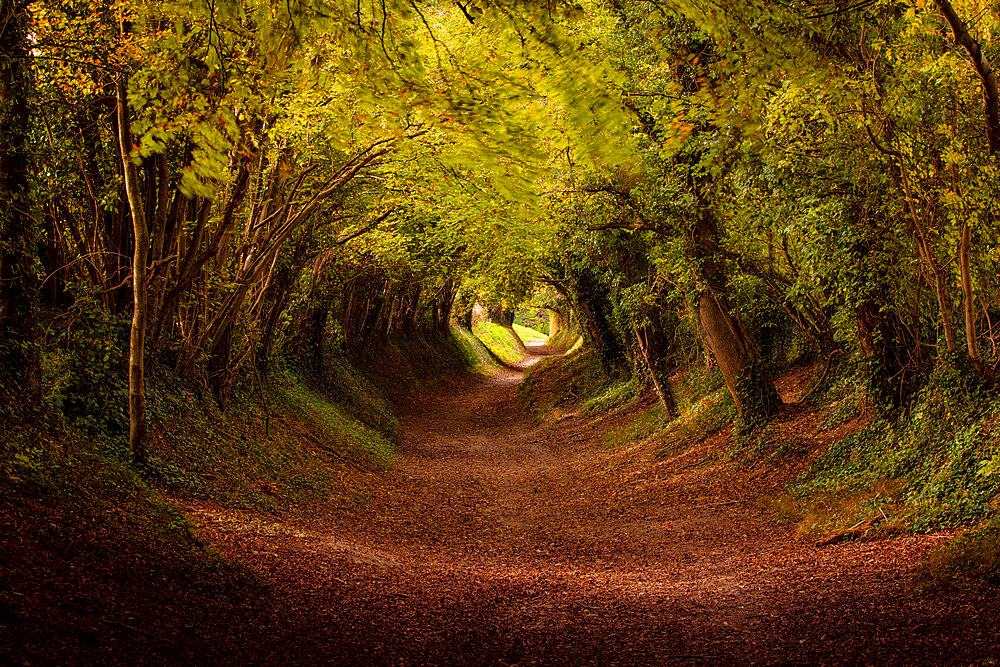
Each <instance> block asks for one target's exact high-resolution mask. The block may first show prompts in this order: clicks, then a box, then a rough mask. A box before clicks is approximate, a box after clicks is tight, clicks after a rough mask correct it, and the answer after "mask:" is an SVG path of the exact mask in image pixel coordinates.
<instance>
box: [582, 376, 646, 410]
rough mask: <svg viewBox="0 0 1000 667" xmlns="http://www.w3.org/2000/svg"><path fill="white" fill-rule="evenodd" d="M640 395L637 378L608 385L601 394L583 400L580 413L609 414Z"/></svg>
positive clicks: (633, 377) (640, 386) (640, 385)
mask: <svg viewBox="0 0 1000 667" xmlns="http://www.w3.org/2000/svg"><path fill="white" fill-rule="evenodd" d="M641 393H642V384H641V383H640V382H639V379H638V378H637V377H635V376H632V377H630V378H629V379H628V380H625V381H624V382H617V383H613V384H609V385H607V386H605V387H604V389H603V391H601V393H599V394H597V395H596V396H593V397H591V398H588V399H586V400H584V402H583V407H582V408H581V410H580V412H581V413H583V414H590V415H592V414H597V413H600V412H609V411H611V410H614V409H615V408H618V407H621V406H623V405H625V404H627V403H629V402H631V401H633V400H635V399H636V398H638V397H639V395H640V394H641Z"/></svg>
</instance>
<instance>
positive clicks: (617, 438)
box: [604, 402, 670, 448]
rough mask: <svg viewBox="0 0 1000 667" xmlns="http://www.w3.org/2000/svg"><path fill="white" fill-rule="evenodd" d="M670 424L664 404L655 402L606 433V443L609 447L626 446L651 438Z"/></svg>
mask: <svg viewBox="0 0 1000 667" xmlns="http://www.w3.org/2000/svg"><path fill="white" fill-rule="evenodd" d="M669 424H670V419H669V417H667V413H666V412H665V411H664V410H663V405H661V404H660V403H659V402H656V403H654V404H653V405H651V406H650V407H649V408H647V409H645V410H643V411H642V412H641V413H639V414H638V415H637V416H636V417H635V418H634V419H630V420H628V421H627V422H625V423H624V424H621V425H619V426H615V427H614V428H612V429H611V430H609V431H608V432H607V433H605V434H604V444H605V445H607V446H608V447H609V448H617V447H626V446H628V445H632V444H634V443H636V442H641V441H642V440H646V439H647V438H650V437H652V436H654V435H656V434H657V433H659V432H660V431H662V430H663V429H665V428H666V427H667V426H669Z"/></svg>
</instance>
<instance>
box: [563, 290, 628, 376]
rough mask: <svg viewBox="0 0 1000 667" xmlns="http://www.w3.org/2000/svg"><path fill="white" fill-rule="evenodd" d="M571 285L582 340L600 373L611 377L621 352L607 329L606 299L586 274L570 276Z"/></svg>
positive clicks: (617, 368) (615, 337) (620, 360)
mask: <svg viewBox="0 0 1000 667" xmlns="http://www.w3.org/2000/svg"><path fill="white" fill-rule="evenodd" d="M571 282H572V284H573V289H572V290H571V291H570V292H571V295H572V297H573V301H574V304H573V306H574V309H575V310H576V313H577V317H578V318H579V320H580V326H581V328H582V329H583V335H584V338H585V340H586V342H587V344H588V345H590V346H591V347H592V348H593V350H594V352H596V354H597V359H598V361H599V362H600V364H601V367H602V368H603V369H604V372H605V373H607V374H609V375H614V374H615V373H617V372H619V371H620V369H621V366H622V363H623V362H624V360H625V351H624V349H623V346H622V343H621V341H620V339H619V337H618V334H617V333H616V332H615V330H614V328H613V327H612V325H611V321H610V318H609V315H610V310H611V305H610V303H609V296H608V295H607V293H606V290H604V288H603V287H602V286H600V285H598V282H597V281H596V280H595V279H594V277H593V276H592V275H591V274H590V272H589V271H586V270H582V271H576V272H574V273H573V274H572V276H571Z"/></svg>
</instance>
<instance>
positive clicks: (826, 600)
mask: <svg viewBox="0 0 1000 667" xmlns="http://www.w3.org/2000/svg"><path fill="white" fill-rule="evenodd" d="M521 378H522V374H521V373H520V372H516V371H513V370H510V371H505V372H503V373H502V374H500V375H498V376H495V377H491V378H479V377H467V378H463V379H462V380H460V381H458V382H455V383H453V384H451V385H449V386H447V387H445V388H442V389H438V390H436V391H435V392H434V393H432V394H429V395H426V396H423V397H422V398H421V400H419V401H416V402H414V404H413V405H412V406H410V407H409V409H408V410H407V411H406V413H405V414H404V416H403V426H404V429H405V435H404V441H403V444H402V447H401V451H400V458H399V461H398V465H397V466H396V467H394V468H393V469H392V470H391V471H388V472H383V473H378V474H377V475H376V474H374V473H373V474H372V475H371V476H369V478H366V479H369V483H368V485H367V486H365V487H363V488H361V489H360V490H358V491H357V492H356V493H355V494H354V495H353V496H351V497H350V498H348V499H346V500H344V501H342V502H340V503H339V504H336V503H333V504H332V506H330V507H325V508H319V509H315V508H313V509H310V510H309V511H302V512H301V513H300V514H299V515H296V516H288V517H284V518H283V519H282V520H281V521H275V520H274V519H266V518H263V517H260V516H257V515H250V514H249V513H243V512H239V511H233V510H223V509H220V508H217V507H210V506H204V505H190V506H188V507H186V510H187V511H188V513H189V515H190V516H191V517H192V519H193V520H194V521H195V522H197V523H198V524H200V525H201V527H202V530H203V534H204V536H205V537H206V538H207V539H208V540H210V541H211V542H213V543H215V544H216V545H218V548H219V549H220V550H222V551H224V552H225V553H227V554H228V555H230V556H234V557H237V558H240V559H242V560H243V561H246V562H250V563H252V564H253V565H254V566H255V567H256V568H257V569H258V570H260V571H262V572H264V573H265V577H266V579H267V582H268V584H269V585H270V586H271V589H272V592H271V594H270V595H269V596H268V601H267V604H266V605H265V607H264V608H258V609H254V610H253V611H252V612H248V613H251V615H252V618H249V617H248V618H247V619H246V623H247V625H246V627H243V628H239V629H238V630H237V629H234V635H238V636H239V638H240V639H239V642H240V646H239V647H238V648H236V647H234V651H235V652H234V654H233V655H243V656H244V657H251V658H252V659H253V660H254V661H255V662H266V663H284V664H295V663H298V664H307V663H312V662H323V663H342V664H371V663H374V664H521V665H529V664H574V665H579V664H624V665H630V664H649V665H655V664H707V663H740V664H751V663H758V664H769V663H781V664H927V663H942V664H970V663H977V664H981V663H988V664H995V663H990V660H991V659H995V658H997V657H1000V648H998V646H997V640H996V637H997V636H998V632H1000V613H998V607H997V604H996V602H995V601H992V602H983V601H982V598H978V599H977V598H973V597H969V596H963V595H956V596H952V595H948V596H942V595H939V594H935V593H931V594H919V593H913V592H912V591H913V590H914V586H913V583H912V572H913V568H914V566H915V564H916V563H917V562H918V561H919V560H920V558H921V557H922V556H923V555H924V554H926V553H927V551H928V550H929V549H931V548H932V547H933V546H935V545H937V544H940V543H941V542H942V541H943V540H945V539H947V536H945V535H929V536H905V537H901V538H896V539H890V540H881V541H877V542H846V543H841V544H836V545H832V546H829V547H824V548H816V547H815V546H813V544H812V543H810V542H804V541H802V540H798V539H796V538H795V536H794V531H793V528H792V527H791V526H789V525H781V524H779V523H777V522H776V520H775V519H774V514H773V512H772V511H770V510H768V509H766V508H765V507H764V506H763V505H762V504H760V503H755V502H753V501H752V499H750V500H747V498H746V497H744V495H745V494H739V493H736V492H734V493H733V494H732V495H730V496H719V495H718V489H717V487H716V486H714V485H713V471H712V469H711V467H706V466H700V465H697V464H698V461H694V462H692V461H690V460H681V459H679V460H677V461H675V462H666V463H665V464H664V465H661V466H658V467H657V468H656V469H655V476H653V475H652V474H651V473H649V472H648V470H649V469H648V468H643V469H642V470H643V471H646V472H641V473H640V472H637V470H639V469H637V468H636V467H635V466H634V465H633V463H632V462H631V461H630V460H629V458H628V455H627V452H625V453H623V452H622V451H620V450H619V451H616V450H610V449H608V448H607V447H606V446H604V445H603V444H602V442H601V439H600V437H599V434H597V433H596V432H595V430H594V429H593V428H592V427H591V426H590V425H589V423H588V420H587V419H586V418H581V417H579V416H575V415H565V416H563V418H561V419H559V420H557V421H549V422H546V423H543V424H535V423H533V421H532V420H531V418H530V417H529V416H528V415H526V414H525V413H524V411H523V410H522V409H521V407H520V405H519V403H518V398H517V384H518V383H519V381H520V380H521ZM710 494H711V495H710Z"/></svg>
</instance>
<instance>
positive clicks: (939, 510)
mask: <svg viewBox="0 0 1000 667" xmlns="http://www.w3.org/2000/svg"><path fill="white" fill-rule="evenodd" d="M845 368H846V367H845ZM790 372H793V373H794V372H799V373H800V374H801V373H805V375H807V376H815V375H818V374H820V373H821V369H819V368H813V369H812V371H811V372H806V371H805V370H804V369H802V370H798V369H792V370H791V371H790ZM970 377H972V376H971V374H969V373H963V372H962V371H961V369H957V368H955V367H954V366H952V365H948V364H940V365H939V366H938V368H937V369H936V370H935V371H934V372H933V373H932V374H931V376H930V378H929V380H928V382H927V383H926V385H925V386H924V388H923V389H922V390H921V391H920V392H919V393H918V395H917V397H916V399H915V401H914V402H913V404H912V405H910V406H908V407H907V408H906V409H904V410H899V411H892V410H889V409H887V408H879V407H878V406H876V405H873V404H872V401H871V400H870V398H869V397H868V396H867V395H866V393H865V389H864V387H865V385H864V383H863V381H862V379H861V378H859V377H858V376H857V375H856V374H854V373H851V372H847V371H842V372H840V373H839V374H838V373H836V372H835V373H834V374H833V376H832V377H831V379H830V381H829V382H828V383H826V386H827V389H826V390H825V391H823V392H821V393H820V394H818V395H816V396H814V397H811V398H810V399H809V402H808V403H804V404H799V405H796V404H794V403H792V404H790V405H789V406H787V407H786V409H785V411H784V412H783V413H782V415H779V416H778V417H777V418H776V419H775V420H773V423H772V424H771V425H769V426H767V427H766V428H763V429H758V430H756V431H753V432H749V433H740V432H738V430H737V429H732V430H731V431H730V434H729V435H727V436H726V438H727V442H728V445H726V449H725V451H723V452H720V453H719V456H722V457H724V458H728V459H729V460H731V461H732V462H733V463H734V464H736V465H740V466H744V467H745V469H746V470H747V474H756V472H754V471H757V470H758V468H759V467H760V466H765V467H767V466H777V465H780V466H782V467H783V468H785V469H787V470H789V471H792V472H793V473H794V471H799V472H798V473H795V474H793V475H792V476H791V477H790V478H788V481H787V486H784V487H783V488H784V491H779V492H778V495H777V496H776V497H775V498H773V499H771V502H772V503H773V506H774V507H779V508H781V513H782V514H783V515H784V519H786V520H787V519H791V520H793V521H795V522H797V523H798V524H799V532H800V534H801V535H803V536H806V537H813V536H818V535H822V534H828V533H829V532H830V531H837V530H841V529H843V528H845V527H847V526H849V525H852V524H854V523H856V522H858V521H861V520H866V519H869V518H873V517H874V518H876V519H877V521H876V522H875V523H876V524H877V525H878V529H877V530H875V531H873V532H872V533H871V535H872V536H876V535H885V534H888V533H892V532H900V531H902V532H930V531H937V530H952V529H956V528H965V529H966V530H965V532H963V533H962V534H961V535H960V536H959V537H958V538H956V540H954V542H953V543H952V544H951V545H950V546H949V547H947V548H946V549H944V550H942V551H941V552H939V553H936V554H935V555H933V556H932V557H931V558H930V559H929V561H928V564H927V567H928V568H929V571H931V574H929V575H928V576H929V577H931V578H932V579H947V580H953V579H956V578H957V579H961V578H970V577H971V578H972V579H975V580H979V581H982V580H987V581H992V582H997V581H1000V528H998V523H997V521H998V515H997V509H998V503H1000V500H998V499H1000V474H998V472H1000V400H998V397H997V396H996V394H995V393H991V392H986V391H984V390H983V387H982V385H980V384H979V383H976V382H970V380H969V378H970ZM810 382H811V380H810ZM671 384H672V387H673V391H674V394H675V396H676V398H677V402H678V406H679V408H680V410H681V416H680V417H679V418H677V419H675V420H672V421H671V420H669V419H668V418H667V416H666V414H665V413H664V411H663V409H662V407H661V406H660V404H659V402H658V401H655V400H654V399H653V398H652V390H651V388H649V387H645V386H643V385H642V383H641V382H640V381H637V380H636V379H635V378H634V377H632V378H629V379H627V380H623V381H615V380H613V379H609V378H608V377H606V376H605V375H604V374H602V373H601V371H600V369H599V366H598V364H597V363H596V360H595V359H594V357H593V355H591V354H590V353H588V352H586V351H583V352H579V353H575V354H571V355H568V356H567V357H563V358H554V359H550V360H546V361H544V362H543V363H541V364H539V365H538V366H537V367H536V368H534V369H532V371H531V372H530V373H529V374H528V377H527V378H526V380H525V382H524V383H523V385H522V402H523V403H524V404H525V405H526V406H527V407H528V408H529V409H531V410H532V411H534V412H535V414H536V416H538V417H539V418H543V417H544V416H545V415H546V414H548V413H559V412H565V411H568V410H574V409H576V410H579V412H580V413H581V414H583V415H586V416H589V417H590V418H591V419H592V420H598V419H602V418H604V417H607V416H608V415H611V414H614V413H616V412H621V413H623V414H627V418H625V419H618V420H614V422H613V426H611V427H610V428H609V429H608V430H607V431H606V432H605V435H604V439H605V442H606V444H607V445H608V446H609V447H619V446H624V445H633V444H635V443H637V442H644V441H645V442H648V443H650V447H649V448H648V451H650V453H651V454H652V456H653V457H654V458H655V457H662V456H668V455H676V454H678V453H680V452H683V451H684V450H685V449H688V448H691V447H692V446H694V445H697V444H700V443H702V442H703V441H705V440H706V439H707V438H709V437H711V436H713V435H715V434H717V433H719V432H721V431H723V430H724V429H726V428H727V427H729V426H730V425H731V424H733V423H734V422H735V421H736V408H735V406H734V404H733V401H732V398H731V396H730V395H729V393H728V391H726V388H725V386H724V384H723V381H722V377H721V375H720V374H719V373H718V371H717V370H714V369H712V370H710V369H706V368H705V367H704V366H703V365H701V364H692V365H690V366H688V367H686V368H684V369H682V370H680V371H678V372H676V373H675V374H674V375H673V376H672V378H671ZM811 415H816V419H810V416H811ZM805 423H808V424H810V425H811V426H810V427H809V429H807V430H803V426H802V424H805ZM834 432H836V433H843V435H842V436H838V437H837V438H835V439H834V441H833V442H832V443H831V444H829V446H826V445H818V444H816V443H820V442H822V441H823V436H824V435H825V434H827V433H834ZM782 494H784V495H782ZM789 506H791V508H789Z"/></svg>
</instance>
